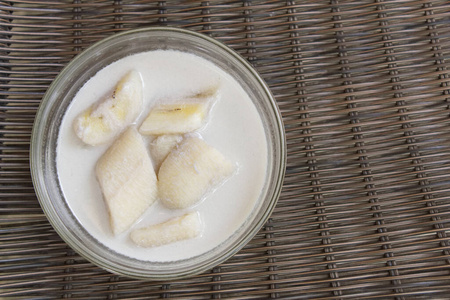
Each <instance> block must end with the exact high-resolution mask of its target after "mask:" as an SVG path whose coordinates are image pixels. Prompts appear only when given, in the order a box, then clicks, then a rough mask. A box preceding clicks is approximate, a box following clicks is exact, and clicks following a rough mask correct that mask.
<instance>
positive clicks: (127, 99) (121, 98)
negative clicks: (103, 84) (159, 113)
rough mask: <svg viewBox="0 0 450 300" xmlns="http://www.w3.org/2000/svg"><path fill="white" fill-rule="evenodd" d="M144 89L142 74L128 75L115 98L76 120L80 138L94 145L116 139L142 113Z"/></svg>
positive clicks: (120, 82) (91, 109) (99, 104)
mask: <svg viewBox="0 0 450 300" xmlns="http://www.w3.org/2000/svg"><path fill="white" fill-rule="evenodd" d="M142 90H143V86H142V79H141V76H140V74H139V73H138V72H137V71H131V72H129V73H128V74H126V75H125V76H124V77H123V78H122V79H121V80H120V81H119V82H118V83H117V86H116V88H115V89H114V92H113V93H112V95H111V96H109V97H108V98H106V99H104V100H103V101H101V102H100V103H97V104H94V105H92V106H91V107H89V108H87V109H86V110H85V111H84V112H82V113H81V114H80V115H79V116H78V117H77V118H76V119H75V121H74V124H73V127H74V130H75V133H76V135H77V136H78V137H79V138H80V139H81V140H82V141H83V142H84V143H86V144H88V145H92V146H95V145H100V144H103V143H106V142H108V141H110V140H112V139H113V138H114V137H116V136H117V135H118V134H119V133H121V132H122V131H123V130H124V129H125V128H126V127H127V126H128V125H130V124H131V123H132V122H133V121H134V120H135V119H136V118H137V116H138V115H139V114H140V112H141V111H142V106H143V91H142Z"/></svg>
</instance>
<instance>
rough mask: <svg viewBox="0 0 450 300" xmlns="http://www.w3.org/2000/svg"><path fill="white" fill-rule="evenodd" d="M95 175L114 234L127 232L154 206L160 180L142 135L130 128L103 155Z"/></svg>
mask: <svg viewBox="0 0 450 300" xmlns="http://www.w3.org/2000/svg"><path fill="white" fill-rule="evenodd" d="M95 171H96V175H97V179H98V182H99V183H100V187H101V189H102V193H103V197H104V200H105V202H106V205H107V207H108V211H109V215H110V224H111V229H112V231H113V233H114V234H115V235H117V234H120V233H122V232H124V231H125V230H127V229H128V228H129V227H130V226H131V225H132V224H133V223H134V222H135V221H136V220H137V219H138V218H139V217H140V216H141V215H142V214H143V213H144V211H145V210H146V209H147V208H148V207H149V206H150V205H152V204H153V203H154V202H155V200H156V198H157V196H158V193H157V179H156V174H155V171H154V170H153V165H152V161H151V159H150V157H149V155H148V153H147V149H146V146H145V144H144V141H143V139H142V136H141V135H140V134H139V133H138V132H137V130H136V129H135V128H134V127H130V128H129V129H127V130H126V131H125V132H124V133H123V134H122V135H121V136H120V137H119V138H118V139H117V140H116V141H115V142H114V143H113V145H112V146H111V147H110V148H109V149H108V150H107V151H106V152H105V154H103V156H102V157H100V159H99V160H98V162H97V165H96V169H95Z"/></svg>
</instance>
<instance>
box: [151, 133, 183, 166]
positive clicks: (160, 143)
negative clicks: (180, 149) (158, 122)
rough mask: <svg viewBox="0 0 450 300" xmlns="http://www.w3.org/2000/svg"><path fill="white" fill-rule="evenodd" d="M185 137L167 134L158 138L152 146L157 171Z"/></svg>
mask: <svg viewBox="0 0 450 300" xmlns="http://www.w3.org/2000/svg"><path fill="white" fill-rule="evenodd" d="M182 139H183V137H182V136H181V135H176V134H166V135H160V136H158V137H157V138H156V139H155V140H153V142H152V143H151V144H150V153H151V156H152V159H153V165H154V166H155V170H158V169H159V167H160V166H161V163H162V162H163V161H164V159H166V157H167V155H168V154H169V153H170V151H172V150H173V149H174V148H175V146H176V145H177V144H178V143H179V142H181V140H182Z"/></svg>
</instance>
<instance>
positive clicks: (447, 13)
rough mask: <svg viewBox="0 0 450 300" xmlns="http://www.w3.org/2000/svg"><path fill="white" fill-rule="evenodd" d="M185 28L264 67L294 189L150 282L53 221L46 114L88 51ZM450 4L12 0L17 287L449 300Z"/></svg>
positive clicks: (130, 294)
mask: <svg viewBox="0 0 450 300" xmlns="http://www.w3.org/2000/svg"><path fill="white" fill-rule="evenodd" d="M153 25H168V26H174V27H182V28H187V29H191V30H195V31H198V32H202V33H204V34H207V35H210V36H212V37H214V38H217V39H218V40H220V41H222V42H224V43H226V44H227V45H229V46H230V47H232V48H233V49H235V50H236V51H238V52H239V53H240V54H242V55H243V56H244V57H245V58H246V59H248V61H250V62H251V63H252V64H253V65H254V66H255V67H256V69H257V70H258V71H259V72H260V73H261V74H262V76H263V77H264V78H265V80H266V81H267V83H268V84H269V85H270V87H271V88H272V91H273V93H274V95H275V96H276V99H277V101H278V104H279V107H280V109H281V111H282V114H283V118H284V122H285V127H286V133H287V144H288V163H287V171H286V180H285V184H284V188H283V192H282V196H281V199H280V201H279V203H278V205H277V207H276V209H275V212H274V213H273V215H272V217H271V219H270V220H269V222H268V223H267V224H266V226H265V227H264V228H263V229H262V230H261V231H260V233H259V234H258V235H257V236H256V237H255V238H254V239H253V240H252V241H251V242H250V243H249V244H248V246H247V247H245V248H244V249H243V250H242V251H240V252H239V253H238V254H237V255H236V256H234V257H233V258H232V259H230V260H229V261H227V262H226V263H224V264H222V265H220V266H217V267H216V268H214V269H212V270H210V271H209V272H206V273H204V274H201V275H199V276H196V277H194V278H191V279H186V280H178V281H173V282H162V283H161V282H146V281H139V280H134V279H129V278H125V277H121V276H116V275H113V274H111V273H108V272H106V271H104V270H102V269H100V268H98V267H96V266H94V265H92V264H90V263H89V262H87V261H85V260H84V259H82V258H81V257H80V256H79V255H77V254H76V253H75V252H74V251H73V250H71V249H70V248H69V247H68V246H67V245H66V244H65V243H64V242H63V241H62V240H61V239H60V238H59V236H58V235H57V234H56V233H55V232H54V230H53V229H52V227H51V226H50V225H49V223H48V221H47V219H46V217H45V216H44V214H43V212H42V210H41V208H40V206H39V204H38V201H37V199H36V196H35V193H34V190H33V187H32V184H31V178H30V170H29V165H28V150H29V139H30V132H31V128H32V122H33V119H34V115H35V112H36V110H37V108H38V105H39V103H40V100H41V98H42V96H43V94H44V92H45V91H46V89H47V87H48V86H49V84H50V83H51V81H52V79H53V78H54V77H55V76H56V75H57V74H58V72H59V71H60V70H61V69H62V67H63V66H65V65H66V64H67V63H68V62H69V61H70V60H71V59H72V58H73V57H74V56H75V55H76V54H77V53H79V52H80V51H82V50H83V49H85V48H86V47H88V46H89V45H91V44H92V43H94V42H96V41H98V40H100V39H102V38H104V37H107V36H110V35H112V34H114V33H116V32H119V31H122V30H128V29H132V28H138V27H146V26H153ZM449 55H450V3H449V2H448V1H405V0H399V1H382V0H373V1H366V0H364V1H348V0H346V1H337V0H331V1H204V2H201V3H200V2H195V1H158V2H156V1H146V0H140V1H120V0H119V1H113V0H110V1H103V0H95V1H80V0H74V1H73V2H71V1H56V0H54V1H52V0H41V1H37V0H36V1H20V0H17V1H0V73H1V74H0V126H1V127H0V151H1V152H0V226H1V227H0V232H1V233H0V298H2V297H3V298H9V297H11V298H12V297H18V298H26V299H30V298H33V299H42V298H84V299H105V298H108V299H109V298H142V299H151V298H172V297H183V298H191V299H203V298H228V297H234V298H240V299H243V298H256V299H262V298H296V299H304V298H311V299H348V298H358V299H366V298H370V299H375V298H380V299H381V298H382V299H410V298H414V299H430V298H433V299H437V298H440V299H444V298H447V299H448V298H449V297H450V296H449V295H450V267H449V263H450V260H449V259H450V255H449V254H450V247H449V238H448V236H447V231H448V223H449V222H450V175H449V172H450V117H449V113H450V110H449V103H448V97H449V96H448V94H449V92H450V89H449V86H448V84H449V81H450V79H449V71H448V62H447V61H448V59H449V58H450V57H449Z"/></svg>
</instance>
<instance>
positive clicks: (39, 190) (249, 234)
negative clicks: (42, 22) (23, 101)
mask: <svg viewBox="0 0 450 300" xmlns="http://www.w3.org/2000/svg"><path fill="white" fill-rule="evenodd" d="M158 31H159V32H172V33H177V34H181V35H189V36H194V37H196V38H198V39H201V40H205V41H206V42H208V43H211V44H213V45H215V46H217V47H219V48H221V49H222V50H224V51H225V52H227V53H228V54H229V55H231V56H233V57H234V58H235V59H236V60H237V61H238V63H240V64H241V65H242V66H243V67H245V69H246V70H247V71H248V72H249V73H250V74H251V75H252V77H253V79H256V81H257V82H258V85H259V87H258V88H260V89H261V92H263V93H264V94H265V95H266V97H267V99H268V100H269V101H268V102H267V103H265V105H267V104H270V107H269V109H270V112H271V117H273V118H272V119H273V120H274V121H275V123H274V124H273V125H274V127H275V128H276V129H277V132H276V135H278V138H279V140H277V142H278V143H279V145H278V146H279V147H278V151H279V153H278V155H279V158H280V159H279V161H278V163H279V168H277V169H276V170H275V169H274V171H276V173H275V172H274V174H273V176H272V177H271V178H270V180H269V181H268V182H271V181H274V180H275V179H276V181H275V182H274V187H275V188H274V190H273V192H272V193H271V194H270V197H271V198H272V199H271V201H270V202H269V205H268V206H267V207H266V209H265V211H264V212H263V214H262V217H261V218H259V219H258V220H257V222H256V224H254V226H253V227H252V228H250V230H248V231H246V234H245V236H244V237H243V238H242V239H240V240H239V243H237V244H236V245H235V246H234V247H233V248H232V249H229V251H228V252H225V251H224V252H222V253H221V254H222V255H219V256H215V259H214V260H212V261H211V260H209V261H208V263H206V264H203V265H201V266H199V267H196V268H195V270H193V271H186V272H183V273H177V274H157V275H155V274H153V273H152V274H142V273H135V272H133V271H132V270H124V269H123V268H122V267H120V266H118V265H117V264H113V265H111V264H108V263H107V262H108V261H105V259H104V258H103V257H102V256H100V255H98V254H97V253H95V251H90V250H89V249H88V251H86V246H85V245H80V244H79V243H77V242H76V239H75V238H74V237H73V236H71V233H69V234H68V233H67V231H65V232H63V231H64V228H65V226H66V224H65V223H64V222H63V221H62V220H61V219H60V218H59V216H58V213H57V211H56V208H55V207H54V206H53V203H52V200H51V199H50V197H49V195H48V192H47V189H48V187H47V186H46V185H45V184H43V181H42V180H43V178H42V177H43V175H44V174H43V163H42V162H43V159H44V160H45V158H43V157H44V154H45V150H44V149H43V147H42V146H41V144H40V140H41V139H42V132H43V131H44V130H46V128H45V125H46V121H44V122H42V121H41V120H42V118H43V117H44V116H46V114H48V113H49V110H50V109H51V108H52V106H54V104H55V103H53V102H51V99H50V98H51V95H52V94H53V93H54V91H55V89H56V88H57V87H58V85H59V84H60V81H62V80H64V78H66V76H69V75H70V72H71V70H72V69H74V68H75V67H76V66H77V65H78V63H79V62H80V61H83V59H84V58H85V57H87V56H89V54H90V53H92V52H93V51H95V50H96V49H98V48H100V47H102V46H103V45H105V44H109V43H110V42H111V41H114V40H116V39H120V38H123V37H125V36H129V35H135V34H142V33H147V32H158ZM268 146H269V145H268ZM269 147H270V146H269ZM29 159H30V171H31V177H32V183H33V186H34V190H35V193H36V196H37V198H38V201H39V203H40V205H41V207H42V209H43V211H44V213H45V215H46V217H47V219H48V220H49V222H50V224H51V225H52V227H53V228H54V229H55V231H56V232H57V233H58V235H59V236H60V237H61V238H62V239H63V240H64V241H65V242H66V243H67V244H68V245H69V246H70V247H71V248H72V249H73V250H75V251H76V252H77V253H78V254H79V255H81V256H82V257H84V258H85V259H87V260H88V261H90V262H92V263H94V264H95V265H98V266H100V267H102V268H103V269H106V270H108V271H110V272H113V273H115V274H120V275H126V276H128V277H132V278H140V279H153V280H168V279H169V280H171V279H181V278H186V277H188V276H193V275H195V274H198V273H201V272H204V271H206V270H208V269H210V268H212V267H214V266H216V265H218V264H220V263H223V262H224V261H225V260H227V259H229V258H231V257H232V256H233V255H235V254H236V253H237V252H238V251H239V250H241V249H242V248H243V247H244V246H245V245H246V244H247V243H248V242H249V241H250V240H251V239H252V238H253V237H254V236H255V235H256V234H257V232H258V231H259V230H260V229H261V228H262V226H263V225H264V224H265V223H266V222H267V220H268V219H269V217H270V215H271V214H272V212H273V210H274V208H275V205H276V204H277V202H278V199H279V197H280V194H281V190H282V185H283V181H284V176H285V170H286V160H287V153H286V136H285V130H284V124H283V120H282V116H281V112H280V110H279V108H278V106H277V103H276V100H275V98H274V96H273V95H272V93H271V91H270V89H269V87H268V85H267V84H266V83H265V81H264V80H263V79H262V77H261V75H260V74H259V73H258V72H257V71H256V70H255V68H254V67H252V66H251V65H250V63H249V62H247V60H245V58H243V57H242V56H241V55H240V54H239V53H237V52H236V51H235V50H233V49H231V48H230V47H228V46H227V45H225V44H223V43H222V42H219V41H218V40H216V39H214V38H212V37H210V36H207V35H205V34H201V33H198V32H195V31H191V30H187V29H181V28H173V27H158V26H156V27H146V28H138V29H132V30H127V31H123V32H120V33H117V34H114V35H111V36H109V37H106V38H104V39H102V40H99V41H97V42H96V43H94V44H93V45H91V46H89V47H88V48H86V49H85V50H83V51H82V52H81V53H79V54H78V55H77V56H75V57H74V58H73V59H72V60H71V61H70V62H69V63H68V64H67V65H66V66H65V67H64V68H63V69H62V70H61V71H60V73H59V74H58V75H57V76H56V77H55V79H54V80H53V81H52V83H51V84H50V86H49V87H48V89H47V91H46V93H45V94H44V96H43V98H42V100H41V103H40V105H39V108H38V111H37V113H36V116H35V120H34V124H33V128H32V133H31V139H30V154H29ZM275 163H276V162H275ZM260 209H261V208H260ZM68 212H69V213H70V214H71V215H72V216H73V212H72V211H71V210H70V208H68ZM73 217H74V218H75V219H76V217H75V216H73ZM67 234H68V235H67ZM97 243H99V244H101V243H100V242H97Z"/></svg>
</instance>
